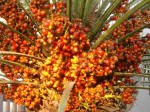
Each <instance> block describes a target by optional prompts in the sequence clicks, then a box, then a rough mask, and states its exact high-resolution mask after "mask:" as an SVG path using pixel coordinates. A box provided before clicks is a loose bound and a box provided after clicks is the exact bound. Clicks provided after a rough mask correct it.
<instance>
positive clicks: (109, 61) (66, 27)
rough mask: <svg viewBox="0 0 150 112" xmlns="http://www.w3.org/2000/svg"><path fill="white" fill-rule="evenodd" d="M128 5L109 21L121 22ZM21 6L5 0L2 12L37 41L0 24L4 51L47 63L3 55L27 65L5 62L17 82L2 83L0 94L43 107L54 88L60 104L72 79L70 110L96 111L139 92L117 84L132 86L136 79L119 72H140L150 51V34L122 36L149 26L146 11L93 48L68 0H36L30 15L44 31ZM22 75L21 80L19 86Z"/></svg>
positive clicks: (0, 44)
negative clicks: (68, 14)
mask: <svg viewBox="0 0 150 112" xmlns="http://www.w3.org/2000/svg"><path fill="white" fill-rule="evenodd" d="M8 1H9V2H8ZM126 5H128V0H123V2H122V3H121V5H120V6H119V8H117V9H116V10H115V11H114V12H113V16H112V17H110V21H114V20H117V19H118V18H119V15H122V14H123V13H125V12H126V11H128V9H127V7H126ZM18 7H19V4H18V3H17V2H16V0H7V2H6V1H5V0H3V1H2V2H0V16H1V17H3V18H5V19H6V20H7V22H8V23H7V24H8V25H9V26H10V27H12V28H14V29H15V30H17V31H20V32H21V33H23V34H24V35H25V36H26V37H28V38H29V39H30V40H31V41H32V42H33V43H32V42H29V41H28V40H26V39H25V38H22V36H20V35H19V34H17V33H16V32H15V33H14V32H13V31H11V30H10V29H8V28H6V27H4V26H3V25H0V51H15V52H19V53H24V54H29V55H33V56H37V57H40V58H42V59H43V60H44V61H39V60H35V59H32V58H31V59H30V58H27V57H24V56H16V55H8V56H5V55H4V56H3V57H2V58H0V59H4V60H9V61H14V62H18V63H21V64H23V65H25V66H28V67H26V68H21V67H19V66H15V65H5V64H2V63H1V64H0V69H1V70H2V71H3V72H4V73H5V74H6V77H7V78H8V79H10V80H11V81H14V84H11V85H10V86H8V85H7V84H1V85H0V92H1V93H3V94H5V97H6V98H7V99H12V100H14V101H15V103H17V104H24V105H25V106H26V107H27V108H29V109H31V110H39V109H40V108H42V107H41V105H44V101H45V100H46V98H49V97H50V95H49V93H51V92H52V91H53V92H54V96H55V100H58V102H59V101H60V95H61V94H62V91H63V90H64V85H65V84H66V82H67V81H68V80H69V81H75V82H76V83H75V85H74V88H73V90H72V92H71V95H70V98H69V100H68V105H67V107H66V112H70V111H73V112H81V111H82V112H87V111H91V112H95V111H96V109H97V108H98V106H99V105H100V106H102V105H105V104H106V103H108V104H110V103H113V104H112V106H114V107H116V105H117V106H120V103H118V101H120V100H121V101H122V102H124V103H125V104H130V103H132V102H133V101H134V100H135V99H134V98H133V96H132V94H134V93H135V90H133V89H129V88H127V89H124V91H123V92H122V91H121V90H120V89H118V88H117V89H114V88H113V86H116V84H118V85H127V86H128V85H129V84H133V82H134V81H133V80H132V79H130V77H119V76H115V75H114V73H115V72H129V73H140V72H141V70H140V69H139V68H138V66H139V64H140V63H141V58H142V54H143V53H147V50H146V49H147V48H150V47H149V43H150V35H149V34H147V35H146V38H140V32H137V33H136V34H134V35H133V36H130V37H128V38H125V39H124V41H117V40H120V39H123V38H124V36H125V35H127V34H128V33H129V32H130V31H134V30H136V29H138V28H139V27H141V26H142V25H143V24H146V23H147V22H148V21H149V20H150V19H149V16H148V15H147V13H148V12H147V11H139V12H138V13H136V14H133V15H132V17H131V18H130V19H129V20H126V21H124V23H123V24H121V25H120V26H119V27H118V28H117V29H115V30H114V31H113V32H112V38H110V39H107V40H105V41H103V42H102V43H101V44H100V45H99V46H98V47H97V48H95V49H92V48H91V46H92V45H91V43H90V40H89V39H88V32H89V29H90V28H88V27H85V26H84V25H83V24H82V21H81V20H80V19H73V20H72V21H69V19H68V18H67V17H66V16H64V15H63V13H65V12H66V3H65V2H62V1H59V2H56V3H55V4H50V3H48V1H47V0H32V1H31V4H30V9H31V11H29V10H28V13H29V14H32V15H31V17H32V18H34V20H35V22H38V24H37V25H39V24H41V25H40V26H39V27H38V29H40V31H39V32H38V31H37V28H35V25H34V24H33V23H32V22H31V20H30V19H29V18H28V17H27V16H26V15H25V13H23V12H22V10H21V8H18ZM10 9H11V10H10ZM116 14H118V15H116ZM18 15H19V16H18ZM143 17H144V19H143ZM140 20H142V21H140ZM109 26H110V24H109V23H107V24H105V25H104V27H103V28H102V31H105V30H107V29H108V28H109ZM37 33H40V35H37ZM20 78H21V79H22V81H23V83H22V84H21V83H19V84H18V79H20ZM15 81H17V82H15ZM108 96H109V97H110V99H109V98H108ZM115 104H116V105H115Z"/></svg>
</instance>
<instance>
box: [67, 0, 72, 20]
mask: <svg viewBox="0 0 150 112" xmlns="http://www.w3.org/2000/svg"><path fill="white" fill-rule="evenodd" d="M71 5H72V0H67V16H68V18H69V20H70V21H71V9H72V6H71Z"/></svg>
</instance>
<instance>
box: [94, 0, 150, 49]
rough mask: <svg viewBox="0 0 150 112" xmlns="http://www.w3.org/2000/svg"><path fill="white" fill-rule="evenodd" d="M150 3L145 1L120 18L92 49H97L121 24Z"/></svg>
mask: <svg viewBox="0 0 150 112" xmlns="http://www.w3.org/2000/svg"><path fill="white" fill-rule="evenodd" d="M148 3H150V0H143V1H141V2H140V3H139V4H137V5H136V6H135V7H134V8H132V9H131V10H129V11H128V12H126V13H125V14H124V15H123V16H122V17H120V18H119V19H118V20H117V21H116V22H115V24H113V25H112V26H111V27H110V28H109V29H108V30H107V31H106V32H104V34H103V35H101V36H100V37H99V38H98V39H97V40H96V42H95V44H94V45H93V46H92V48H96V47H97V46H98V45H99V44H100V43H101V42H102V41H103V40H104V39H105V38H107V37H108V36H109V35H110V34H111V33H112V31H113V30H114V29H115V28H117V27H118V26H119V25H120V24H121V23H123V22H124V21H125V20H126V19H127V18H129V17H130V16H131V15H132V14H133V13H135V12H136V11H137V10H139V9H140V8H141V7H143V6H144V5H146V4H148Z"/></svg>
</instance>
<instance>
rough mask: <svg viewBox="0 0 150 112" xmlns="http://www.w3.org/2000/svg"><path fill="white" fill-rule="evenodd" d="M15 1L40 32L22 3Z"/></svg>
mask: <svg viewBox="0 0 150 112" xmlns="http://www.w3.org/2000/svg"><path fill="white" fill-rule="evenodd" d="M16 1H17V3H18V4H19V6H20V8H21V9H22V10H23V11H24V12H25V14H26V15H27V16H28V17H29V18H30V20H31V21H32V23H33V24H34V25H35V27H36V29H37V30H38V31H39V32H40V29H39V27H38V24H37V23H36V22H35V20H34V19H33V18H32V17H31V16H30V14H29V13H28V11H27V10H26V9H25V8H24V7H23V5H22V4H21V3H20V1H19V0H16Z"/></svg>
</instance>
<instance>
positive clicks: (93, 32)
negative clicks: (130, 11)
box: [88, 0, 122, 40]
mask: <svg viewBox="0 0 150 112" xmlns="http://www.w3.org/2000/svg"><path fill="white" fill-rule="evenodd" d="M121 1H122V0H116V1H115V2H113V4H112V5H110V7H109V8H108V9H107V10H106V11H105V13H104V14H103V15H102V16H100V17H99V18H98V20H97V21H96V23H95V25H93V26H92V28H91V31H90V32H89V33H88V36H89V39H90V40H93V39H94V36H95V35H96V33H97V32H98V31H100V30H101V28H102V27H103V26H104V24H105V22H106V20H107V19H108V17H109V16H110V15H111V13H112V12H113V11H114V10H115V9H116V8H117V6H118V5H119V4H120V3H121Z"/></svg>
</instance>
